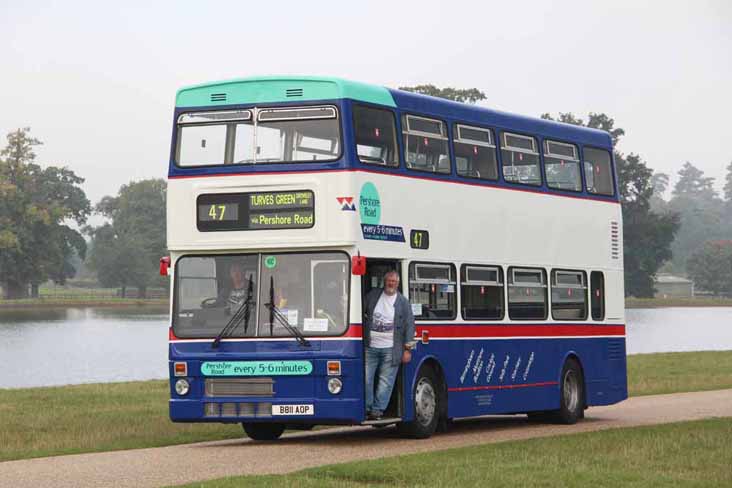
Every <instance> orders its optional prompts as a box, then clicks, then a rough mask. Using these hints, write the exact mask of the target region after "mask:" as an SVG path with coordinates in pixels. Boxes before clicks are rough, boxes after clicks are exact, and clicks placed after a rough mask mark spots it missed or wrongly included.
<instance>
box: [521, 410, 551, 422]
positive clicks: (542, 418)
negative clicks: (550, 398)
mask: <svg viewBox="0 0 732 488" xmlns="http://www.w3.org/2000/svg"><path fill="white" fill-rule="evenodd" d="M526 415H527V416H528V417H529V422H535V423H545V422H548V421H550V420H552V419H551V414H550V413H548V412H528V413H527V414H526Z"/></svg>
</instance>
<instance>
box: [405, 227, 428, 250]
mask: <svg viewBox="0 0 732 488" xmlns="http://www.w3.org/2000/svg"><path fill="white" fill-rule="evenodd" d="M409 244H410V246H411V247H412V249H429V247H430V233H429V232H427V231H426V230H413V231H411V232H410V235H409Z"/></svg>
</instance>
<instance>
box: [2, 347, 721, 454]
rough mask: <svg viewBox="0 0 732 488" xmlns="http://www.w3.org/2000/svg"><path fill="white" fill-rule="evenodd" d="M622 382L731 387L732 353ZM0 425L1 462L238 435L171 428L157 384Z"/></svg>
mask: <svg viewBox="0 0 732 488" xmlns="http://www.w3.org/2000/svg"><path fill="white" fill-rule="evenodd" d="M628 384H629V385H628V386H629V391H630V394H631V395H636V396H637V395H650V394H658V393H673V392H680V391H698V390H712V389H721V388H732V351H726V352H684V353H668V354H645V355H635V356H630V357H629V358H628ZM0 419H2V421H0V461H6V460H10V459H22V458H30V457H41V456H50V455H59V454H71V453H79V452H91V451H110V450H117V449H135V448H142V447H156V446H165V445H171V444H183V443H188V442H198V441H205V440H214V439H229V438H237V437H241V436H243V435H244V433H243V431H242V428H241V426H240V425H238V424H229V425H224V424H214V423H212V424H208V423H201V424H174V423H172V422H170V420H169V419H168V382H167V381H164V380H163V381H142V382H130V383H106V384H93V385H77V386H64V387H48V388H27V389H10V390H8V389H0ZM730 450H731V451H732V444H730Z"/></svg>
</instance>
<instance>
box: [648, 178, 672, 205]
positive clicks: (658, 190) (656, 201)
mask: <svg viewBox="0 0 732 488" xmlns="http://www.w3.org/2000/svg"><path fill="white" fill-rule="evenodd" d="M669 184H670V179H669V176H668V175H667V174H666V173H655V172H654V173H653V176H651V188H653V195H651V210H653V211H654V212H666V211H667V210H668V202H667V201H666V199H665V198H664V195H666V192H667V191H668V187H669Z"/></svg>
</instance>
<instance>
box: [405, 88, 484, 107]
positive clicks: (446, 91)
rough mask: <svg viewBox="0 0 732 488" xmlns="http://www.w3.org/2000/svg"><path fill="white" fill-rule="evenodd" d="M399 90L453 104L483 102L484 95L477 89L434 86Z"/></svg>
mask: <svg viewBox="0 0 732 488" xmlns="http://www.w3.org/2000/svg"><path fill="white" fill-rule="evenodd" d="M399 89H400V90H404V91H408V92H413V93H421V94H422V95H430V96H432V97H438V98H446V99H447V100H453V101H455V102H468V103H475V102H478V101H480V100H485V99H486V96H485V93H483V92H482V91H480V90H478V89H477V88H466V89H461V88H451V87H446V88H437V87H436V86H435V85H416V86H400V87H399Z"/></svg>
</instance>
